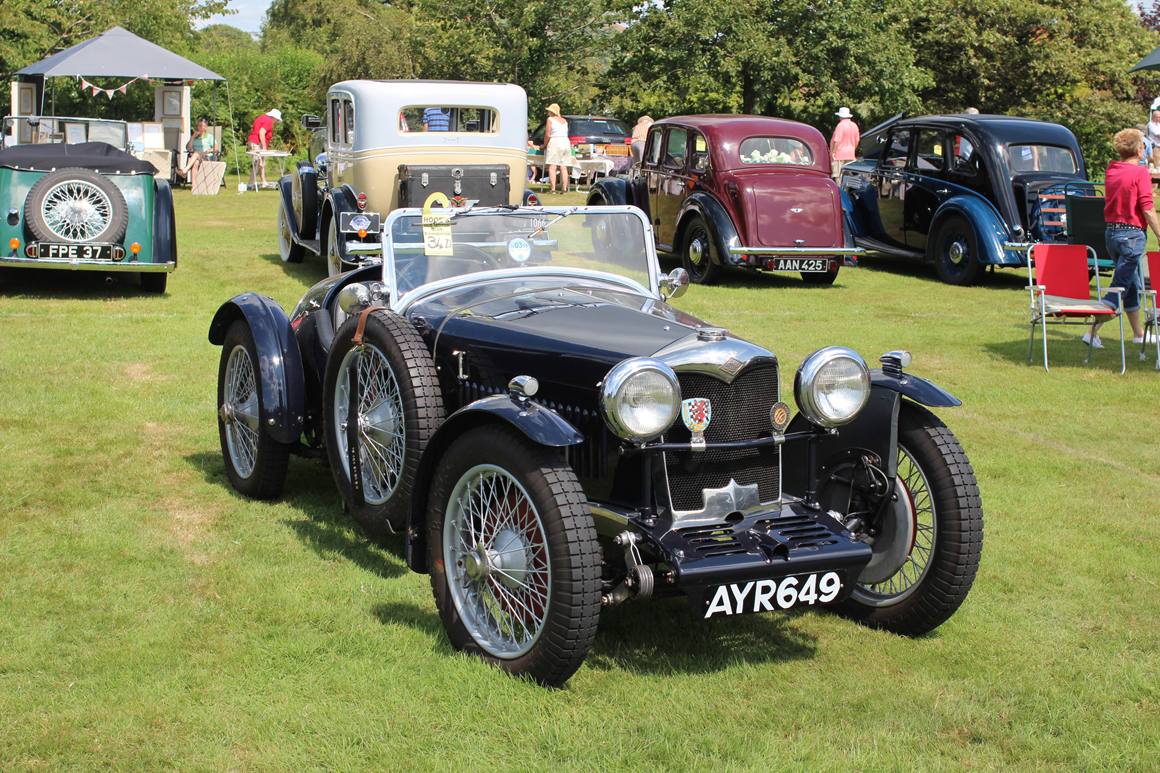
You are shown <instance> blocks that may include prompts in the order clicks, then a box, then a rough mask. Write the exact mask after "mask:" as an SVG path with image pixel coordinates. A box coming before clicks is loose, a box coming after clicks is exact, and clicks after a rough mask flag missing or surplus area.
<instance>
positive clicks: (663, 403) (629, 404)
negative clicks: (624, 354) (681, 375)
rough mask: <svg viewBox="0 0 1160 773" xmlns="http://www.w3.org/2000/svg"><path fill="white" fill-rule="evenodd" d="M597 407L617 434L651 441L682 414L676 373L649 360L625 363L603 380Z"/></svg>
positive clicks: (640, 358)
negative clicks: (598, 406)
mask: <svg viewBox="0 0 1160 773" xmlns="http://www.w3.org/2000/svg"><path fill="white" fill-rule="evenodd" d="M600 407H601V410H602V411H603V413H604V422H605V423H606V424H607V425H608V428H609V429H610V430H612V431H613V432H614V433H615V434H616V435H619V436H620V437H622V438H625V439H626V440H632V441H635V442H644V441H647V440H652V439H653V438H655V437H657V436H658V435H660V434H661V433H662V432H664V431H665V430H666V429H668V428H669V427H670V426H672V423H673V422H674V421H676V420H677V416H678V414H680V412H681V386H680V384H679V383H678V382H677V374H676V373H674V372H673V369H672V368H670V367H669V366H668V365H666V364H664V363H663V362H661V361H660V360H654V359H653V358H651V357H635V358H633V359H631V360H625V361H624V362H622V363H620V364H618V365H616V366H615V367H614V368H613V369H612V370H610V371H609V372H608V375H607V376H606V377H605V378H604V385H603V386H602V387H601V388H600Z"/></svg>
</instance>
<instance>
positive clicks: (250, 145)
mask: <svg viewBox="0 0 1160 773" xmlns="http://www.w3.org/2000/svg"><path fill="white" fill-rule="evenodd" d="M281 120H282V111H281V110H279V109H278V108H274V109H273V110H271V111H270V112H268V113H263V114H262V115H260V116H258V117H257V118H255V119H254V128H253V129H252V130H251V131H250V136H249V139H247V140H246V152H248V153H253V152H254V151H256V150H269V149H270V136H271V135H272V134H273V133H274V122H275V121H281ZM250 158H251V160H252V164H251V165H250V187H251V188H255V189H256V188H257V185H256V178H257V173H258V171H259V170H261V172H262V187H263V188H265V187H266V186H267V185H268V183H267V182H266V159H265V158H263V157H262V156H253V155H252V156H251V157H250Z"/></svg>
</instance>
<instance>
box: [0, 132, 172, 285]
mask: <svg viewBox="0 0 1160 773" xmlns="http://www.w3.org/2000/svg"><path fill="white" fill-rule="evenodd" d="M155 172H156V169H154V167H153V165H152V164H150V163H148V162H147V161H141V160H140V159H138V158H136V157H134V156H132V155H130V154H128V153H124V152H122V151H119V150H117V149H115V148H113V147H112V146H110V145H107V144H105V143H102V142H88V143H82V144H76V145H64V144H47V145H18V146H15V147H11V148H7V149H5V150H3V151H0V211H2V212H3V220H2V221H0V267H9V266H15V267H24V268H56V269H71V270H73V271H102V272H106V273H109V274H112V273H124V272H130V273H136V274H139V275H140V277H141V286H142V288H144V289H145V290H147V291H149V292H157V293H162V292H165V285H166V279H167V276H168V274H169V272H171V271H173V270H174V269H175V268H177V239H176V234H175V232H174V218H173V195H172V192H171V191H170V189H169V184H168V183H167V182H165V181H164V180H156V179H154V177H153V175H154V173H155Z"/></svg>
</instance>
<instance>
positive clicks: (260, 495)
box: [142, 274, 290, 499]
mask: <svg viewBox="0 0 1160 773" xmlns="http://www.w3.org/2000/svg"><path fill="white" fill-rule="evenodd" d="M147 276H160V277H165V276H166V275H165V274H143V275H142V279H144V278H145V277H147ZM261 379H262V369H261V367H260V366H259V361H258V347H257V345H256V344H255V343H254V334H253V333H252V332H251V331H250V326H249V324H248V323H247V322H246V321H245V320H244V319H239V320H237V321H235V322H234V323H233V324H232V325H230V329H229V330H228V331H226V338H225V341H224V342H223V344H222V357H221V364H220V365H219V366H218V391H217V407H218V411H217V414H218V436H219V437H220V438H221V444H222V458H223V459H224V460H225V463H226V477H228V478H229V479H230V484H231V485H232V486H233V487H234V488H235V489H237V490H238V491H240V492H242V493H243V494H245V495H246V496H250V497H254V498H255V499H272V498H274V497H276V496H278V495H280V494H281V493H282V487H283V486H284V485H285V484H286V469H287V467H288V466H289V464H290V462H289V459H290V444H289V443H279V442H277V441H275V440H274V439H273V438H271V437H270V436H269V435H267V434H266V432H265V431H264V430H263V428H262V424H261V417H262V410H263V409H264V408H265V405H264V403H263V400H262V382H261Z"/></svg>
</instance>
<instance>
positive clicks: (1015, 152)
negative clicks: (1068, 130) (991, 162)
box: [1007, 145, 1076, 174]
mask: <svg viewBox="0 0 1160 773" xmlns="http://www.w3.org/2000/svg"><path fill="white" fill-rule="evenodd" d="M1007 152H1008V154H1009V156H1010V159H1011V161H1010V163H1011V171H1012V172H1063V173H1064V174H1075V171H1076V166H1075V156H1073V155H1072V154H1071V151H1070V150H1068V149H1067V148H1059V147H1055V146H1054V145H1008V146H1007Z"/></svg>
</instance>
